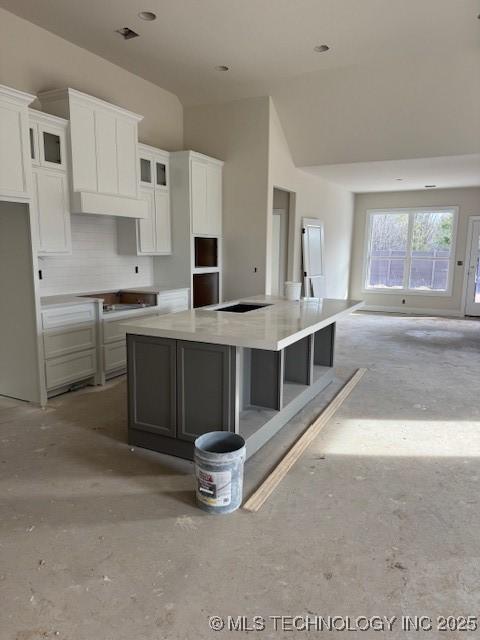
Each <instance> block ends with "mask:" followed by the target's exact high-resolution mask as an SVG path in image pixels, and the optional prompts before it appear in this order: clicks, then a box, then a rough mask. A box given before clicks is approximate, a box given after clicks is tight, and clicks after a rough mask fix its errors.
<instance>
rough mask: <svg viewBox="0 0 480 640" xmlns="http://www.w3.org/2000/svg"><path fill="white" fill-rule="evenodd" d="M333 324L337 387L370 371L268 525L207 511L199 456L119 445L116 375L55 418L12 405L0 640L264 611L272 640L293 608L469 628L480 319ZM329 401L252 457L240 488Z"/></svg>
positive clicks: (474, 598) (479, 553)
mask: <svg viewBox="0 0 480 640" xmlns="http://www.w3.org/2000/svg"><path fill="white" fill-rule="evenodd" d="M337 328H338V343H337V345H338V346H337V365H338V366H339V368H340V369H339V373H340V376H339V378H341V377H342V376H344V377H347V376H348V375H349V374H350V373H351V370H352V369H351V367H352V366H358V367H359V366H362V367H368V369H369V371H368V372H367V374H366V375H365V376H364V378H363V379H362V381H361V383H360V384H359V385H358V387H357V388H356V390H355V391H354V393H353V394H352V395H351V396H350V397H349V398H348V400H347V401H346V402H345V404H344V405H343V406H342V407H341V409H340V411H339V412H338V413H337V415H336V416H335V418H334V419H333V420H332V421H331V422H330V424H329V425H328V427H326V428H325V429H324V431H323V432H322V434H321V435H320V437H319V438H318V439H317V440H316V441H315V443H314V445H313V446H312V447H311V448H310V449H309V450H308V451H307V453H306V454H305V455H304V456H303V457H302V458H301V459H300V461H299V462H298V463H297V464H296V466H295V467H294V468H293V469H292V470H291V471H290V473H289V474H288V475H287V477H286V478H285V480H284V481H283V482H282V484H281V485H280V486H279V487H278V488H277V489H276V491H275V492H274V493H273V495H272V496H271V497H270V498H269V500H268V501H267V503H266V504H265V505H264V506H263V507H262V509H261V510H260V511H259V512H258V513H256V514H252V513H247V512H243V511H238V512H236V513H234V514H232V515H230V516H224V517H216V516H209V515H207V514H205V513H203V512H202V511H199V510H198V509H197V508H196V506H195V504H194V502H193V493H192V491H193V481H192V477H191V468H192V467H191V463H189V462H186V461H182V460H179V459H174V458H169V457H167V456H162V455H161V454H156V453H153V452H149V451H145V450H141V449H133V450H132V448H131V447H129V446H128V445H126V444H125V435H126V397H125V393H126V392H125V382H124V380H118V381H116V382H114V383H112V384H110V385H109V386H108V387H107V388H106V389H104V390H103V389H102V390H97V389H88V390H84V391H81V392H75V393H71V394H67V395H64V396H61V397H59V398H57V399H55V400H53V401H52V402H51V405H50V408H49V409H47V410H46V411H41V410H39V409H36V408H34V407H31V406H29V405H25V404H22V403H17V402H15V401H11V400H1V401H0V445H1V456H0V474H1V476H0V488H1V496H2V498H1V501H2V508H1V514H0V528H1V538H0V543H1V546H0V556H1V566H0V601H1V602H2V612H1V617H0V637H1V638H2V640H4V639H5V640H36V639H37V638H64V639H68V640H85V639H86V638H89V639H90V638H95V639H97V638H98V639H99V640H100V639H101V640H137V639H138V640H150V639H157V638H162V639H163V638H172V639H177V638H178V639H182V640H184V639H186V638H187V639H190V638H192V639H194V638H195V639H196V638H210V637H212V633H213V632H212V631H211V630H210V628H209V616H215V615H218V616H223V617H226V616H229V615H230V616H246V617H247V618H248V619H251V618H252V616H254V615H259V616H264V617H265V618H266V630H265V631H264V632H263V633H262V634H261V636H262V637H263V638H273V637H274V638H278V637H292V633H291V632H288V631H285V632H280V631H275V630H274V628H273V621H271V620H270V619H269V618H268V617H269V616H278V615H282V614H283V615H299V616H306V615H315V614H317V615H323V616H328V615H332V616H333V615H340V616H347V615H350V616H352V618H353V617H355V616H359V615H364V616H372V615H379V616H384V615H385V616H401V615H402V614H406V615H411V616H414V615H428V616H431V617H433V618H435V617H436V616H437V615H476V609H477V604H478V584H479V576H480V560H479V558H480V541H479V539H478V535H477V532H478V529H479V526H480V515H479V509H478V502H479V498H478V492H479V486H480V406H479V403H478V396H479V392H480V382H479V381H480V358H479V352H480V323H479V322H476V321H474V320H471V321H469V320H455V319H438V318H411V317H402V316H386V315H379V314H366V313H356V314H354V315H352V316H350V317H349V318H347V319H344V320H342V321H340V322H339V323H338V327H337ZM339 383H340V382H337V383H336V384H337V386H338V384H339ZM334 391H335V385H330V387H329V388H327V390H326V391H325V392H324V393H323V394H322V395H321V397H319V398H317V399H315V400H314V401H313V402H312V403H310V405H309V406H307V407H306V408H305V409H304V411H303V412H302V413H301V414H299V415H298V416H296V417H295V418H294V419H293V421H292V423H291V424H289V425H288V426H287V427H286V428H285V429H284V430H283V431H282V432H280V434H278V436H276V438H275V439H274V440H273V441H272V442H270V443H269V444H268V445H267V446H266V447H264V448H263V449H262V450H260V451H259V452H258V453H257V454H256V455H255V456H254V457H253V458H252V459H251V460H250V461H249V462H248V463H247V467H246V473H247V482H246V485H247V491H248V490H250V489H252V488H253V485H254V484H255V483H256V482H258V481H259V480H260V479H261V477H262V476H263V475H265V473H267V472H268V470H269V467H270V466H271V465H272V463H273V462H274V459H276V458H278V457H279V456H280V455H281V454H282V452H283V451H285V450H286V448H287V447H288V444H289V441H290V440H291V439H293V437H294V436H295V434H296V433H298V432H300V431H301V430H302V429H303V428H305V426H306V425H307V424H308V422H309V421H310V420H311V419H312V418H313V417H314V415H315V413H317V412H318V410H319V408H320V406H321V405H322V404H325V402H326V400H327V399H328V396H329V394H330V396H331V395H333V393H334ZM224 635H225V636H226V637H238V636H239V633H238V632H232V633H231V634H229V633H227V632H224ZM240 635H241V634H240ZM311 635H312V636H313V637H317V636H318V634H316V633H314V632H311ZM351 635H352V634H351V632H345V633H344V634H343V633H341V632H339V633H337V634H336V637H343V636H345V637H351ZM302 637H309V636H308V635H307V634H306V633H304V634H303V635H302ZM366 637H368V634H367V635H366ZM389 637H398V638H405V637H408V634H406V633H405V632H403V631H402V630H401V628H400V625H399V624H398V625H397V626H394V627H393V631H392V633H390V634H389ZM432 637H433V636H432ZM452 637H453V634H452Z"/></svg>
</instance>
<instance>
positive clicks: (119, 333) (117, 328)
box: [103, 318, 127, 344]
mask: <svg viewBox="0 0 480 640" xmlns="http://www.w3.org/2000/svg"><path fill="white" fill-rule="evenodd" d="M125 322H127V319H126V318H125V320H113V321H112V322H104V323H103V341H104V343H105V344H108V343H109V342H116V341H117V340H122V339H123V340H124V339H125V336H126V331H125V326H122V325H124V324H125Z"/></svg>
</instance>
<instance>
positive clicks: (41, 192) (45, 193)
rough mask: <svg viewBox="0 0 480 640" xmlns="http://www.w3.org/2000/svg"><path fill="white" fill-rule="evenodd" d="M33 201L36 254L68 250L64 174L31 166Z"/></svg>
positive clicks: (68, 220)
mask: <svg viewBox="0 0 480 640" xmlns="http://www.w3.org/2000/svg"><path fill="white" fill-rule="evenodd" d="M33 203H34V207H35V212H36V220H37V233H38V253H39V254H40V255H52V254H57V255H58V254H64V253H70V252H71V248H72V247H71V230H70V209H69V198H68V184H67V174H66V173H60V172H58V171H52V170H51V169H37V168H34V169H33Z"/></svg>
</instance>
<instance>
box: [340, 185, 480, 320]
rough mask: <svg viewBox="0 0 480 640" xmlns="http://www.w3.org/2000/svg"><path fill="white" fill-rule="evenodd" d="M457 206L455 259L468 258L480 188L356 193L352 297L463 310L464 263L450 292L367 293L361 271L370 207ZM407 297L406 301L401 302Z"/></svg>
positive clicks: (392, 305) (456, 268) (456, 269)
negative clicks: (471, 218)
mask: <svg viewBox="0 0 480 640" xmlns="http://www.w3.org/2000/svg"><path fill="white" fill-rule="evenodd" d="M424 206H445V207H446V206H458V207H459V217H458V228H457V242H456V248H455V262H456V261H457V260H461V261H465V251H466V240H467V230H468V218H469V216H471V215H480V188H478V187H472V188H465V189H438V190H435V191H397V192H395V193H364V194H358V195H356V196H355V226H354V241H353V247H352V265H351V279H350V283H351V284H350V297H352V298H359V299H363V300H365V301H366V303H367V304H368V305H372V306H377V307H390V308H394V309H398V310H399V311H405V310H406V309H407V310H408V309H415V310H419V311H421V310H422V309H425V310H426V311H427V312H428V311H429V310H439V312H449V311H451V312H457V313H459V312H463V309H461V301H462V294H463V279H464V272H465V271H464V266H457V265H455V266H454V267H453V268H454V279H453V289H452V295H451V296H434V295H427V296H422V295H418V294H413V295H408V294H398V295H397V294H393V293H383V294H382V293H364V292H363V291H362V288H363V282H362V273H363V259H364V246H365V229H366V215H367V210H368V209H379V208H386V209H388V208H396V207H398V208H401V207H424ZM402 299H405V304H404V305H403V304H402Z"/></svg>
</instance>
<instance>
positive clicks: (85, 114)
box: [70, 102, 98, 192]
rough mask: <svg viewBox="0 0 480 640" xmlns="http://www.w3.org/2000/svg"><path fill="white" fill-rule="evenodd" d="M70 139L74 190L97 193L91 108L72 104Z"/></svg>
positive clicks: (93, 125) (93, 122) (93, 123)
mask: <svg viewBox="0 0 480 640" xmlns="http://www.w3.org/2000/svg"><path fill="white" fill-rule="evenodd" d="M70 137H71V141H72V175H73V190H74V191H92V192H96V191H97V189H98V186H97V152H96V145H95V116H94V111H93V109H92V108H91V107H89V106H84V105H82V104H78V103H74V102H71V104H70Z"/></svg>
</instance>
